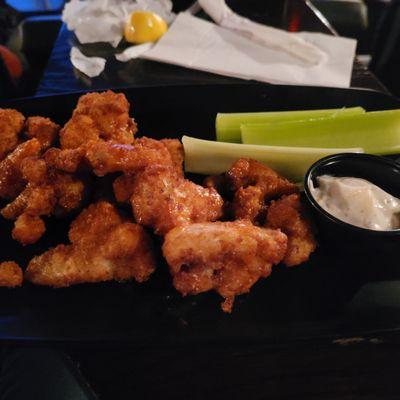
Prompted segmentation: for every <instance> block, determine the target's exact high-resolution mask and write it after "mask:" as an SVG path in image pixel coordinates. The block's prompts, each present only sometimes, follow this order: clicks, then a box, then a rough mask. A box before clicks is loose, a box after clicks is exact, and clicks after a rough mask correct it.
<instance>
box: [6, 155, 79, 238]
mask: <svg viewBox="0 0 400 400" xmlns="http://www.w3.org/2000/svg"><path fill="white" fill-rule="evenodd" d="M21 173H22V176H23V180H24V181H26V182H28V184H27V185H26V187H25V189H24V190H23V191H22V192H21V193H20V194H19V195H18V196H17V197H16V198H15V199H14V200H13V201H12V202H11V203H9V204H8V205H7V206H5V207H4V208H3V209H2V210H1V215H2V216H3V217H4V218H6V219H16V222H15V227H14V230H13V238H14V239H15V240H17V241H19V242H20V243H22V244H24V245H26V244H32V243H35V242H36V241H37V240H39V239H40V237H41V236H42V235H43V234H44V232H45V230H46V227H45V225H44V222H43V221H42V219H41V218H40V217H42V216H49V215H57V216H64V215H67V214H69V213H70V212H72V211H74V210H76V209H78V208H79V207H80V206H81V205H82V203H83V200H84V197H85V185H84V183H83V181H82V180H81V179H80V178H78V177H77V176H74V175H71V174H67V173H65V172H62V171H57V170H54V169H53V168H48V167H47V165H46V162H45V161H44V160H43V159H41V158H39V157H28V158H26V159H24V160H23V162H22V163H21Z"/></svg>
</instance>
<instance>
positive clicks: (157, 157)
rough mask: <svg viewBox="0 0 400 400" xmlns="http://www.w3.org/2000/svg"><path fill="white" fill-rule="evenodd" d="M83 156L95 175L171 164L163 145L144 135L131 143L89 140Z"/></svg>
mask: <svg viewBox="0 0 400 400" xmlns="http://www.w3.org/2000/svg"><path fill="white" fill-rule="evenodd" d="M85 156H86V160H87V162H88V163H89V165H90V167H91V168H92V169H93V172H94V173H95V174H96V175H97V176H104V175H106V174H110V173H113V172H124V173H135V172H137V171H139V170H142V169H143V168H145V167H147V166H149V165H153V164H162V165H172V160H171V156H170V153H169V152H168V150H167V148H166V147H165V145H164V144H162V143H161V142H160V141H158V140H154V139H149V138H146V137H143V138H140V139H137V140H135V142H134V144H133V145H122V144H118V143H113V142H104V141H97V142H89V143H88V144H87V145H86V155H85Z"/></svg>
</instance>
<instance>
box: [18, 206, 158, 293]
mask: <svg viewBox="0 0 400 400" xmlns="http://www.w3.org/2000/svg"><path fill="white" fill-rule="evenodd" d="M69 238H70V241H71V244H70V245H59V246H57V247H55V248H53V249H50V250H48V251H47V252H45V253H44V254H42V255H40V256H37V257H35V258H33V259H32V260H31V262H30V263H29V265H28V268H27V270H26V273H25V277H26V279H27V280H29V281H31V282H32V283H34V284H37V285H46V286H53V287H65V286H70V285H74V284H78V283H85V282H101V281H109V280H117V281H124V280H129V279H135V280H136V281H138V282H143V281H145V280H147V279H148V278H149V276H150V275H151V273H152V272H153V271H154V269H155V258H154V255H153V249H152V243H151V239H150V237H149V236H148V234H147V233H146V232H145V231H144V229H143V228H142V227H141V226H139V225H137V224H134V223H131V222H128V221H127V220H126V219H124V218H123V217H121V216H120V214H119V213H118V211H117V209H116V208H115V207H114V206H113V205H112V204H110V203H107V202H103V201H102V202H98V203H96V204H92V205H90V206H89V207H88V208H87V209H85V210H84V211H82V213H81V214H80V215H79V216H78V217H77V218H76V220H75V221H74V222H73V223H72V224H71V228H70V231H69Z"/></svg>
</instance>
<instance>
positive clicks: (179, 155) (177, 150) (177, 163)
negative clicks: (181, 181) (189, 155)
mask: <svg viewBox="0 0 400 400" xmlns="http://www.w3.org/2000/svg"><path fill="white" fill-rule="evenodd" d="M160 142H161V143H162V144H164V145H165V147H166V148H167V149H168V152H169V154H170V156H171V160H172V164H173V165H174V167H175V169H176V171H177V172H178V173H179V174H181V175H182V176H183V175H184V174H183V161H184V160H185V150H184V148H183V144H182V143H181V141H180V140H178V139H162V140H160Z"/></svg>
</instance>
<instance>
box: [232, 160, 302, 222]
mask: <svg viewBox="0 0 400 400" xmlns="http://www.w3.org/2000/svg"><path fill="white" fill-rule="evenodd" d="M226 177H227V180H228V184H229V186H230V189H231V190H233V191H234V192H235V193H234V198H233V201H232V205H231V207H232V211H233V214H234V217H235V218H236V219H249V220H250V221H252V222H256V221H257V218H258V217H259V216H262V214H263V213H265V210H266V202H268V201H269V200H271V199H275V198H277V197H280V196H282V195H283V194H291V193H296V192H298V188H297V186H296V185H295V184H293V183H291V182H289V181H288V180H287V179H285V178H283V177H281V176H280V175H279V174H278V173H277V172H275V171H274V170H272V169H271V168H268V167H267V166H265V165H264V164H261V163H260V162H258V161H255V160H252V159H247V158H241V159H239V160H237V161H236V162H235V163H234V164H233V165H232V167H231V168H230V169H229V171H228V172H227V173H226Z"/></svg>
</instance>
